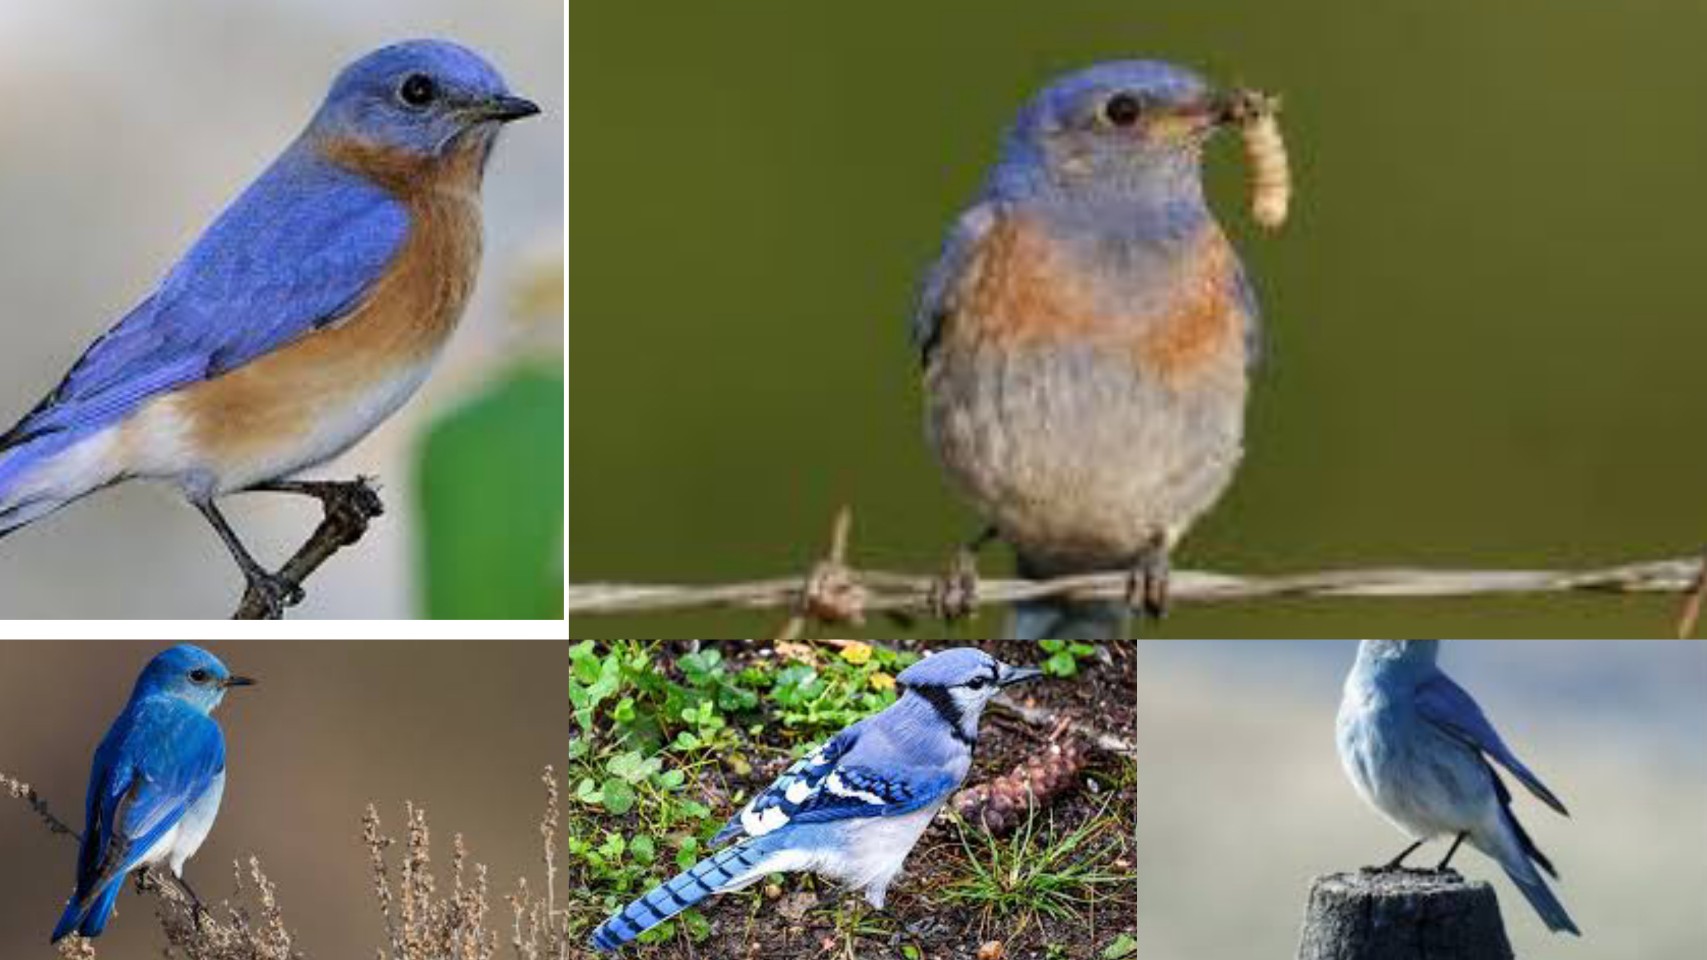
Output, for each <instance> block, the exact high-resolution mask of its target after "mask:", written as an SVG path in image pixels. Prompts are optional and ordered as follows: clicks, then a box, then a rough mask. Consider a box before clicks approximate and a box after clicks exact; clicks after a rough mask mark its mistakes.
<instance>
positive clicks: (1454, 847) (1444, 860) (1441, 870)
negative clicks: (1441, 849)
mask: <svg viewBox="0 0 1707 960" xmlns="http://www.w3.org/2000/svg"><path fill="white" fill-rule="evenodd" d="M1467 836H1469V834H1468V833H1462V832H1461V833H1459V834H1458V836H1456V837H1454V838H1453V839H1452V847H1451V849H1449V850H1447V851H1446V856H1445V857H1444V858H1442V859H1441V861H1440V865H1439V866H1437V867H1435V868H1434V872H1435V873H1445V872H1446V868H1447V865H1448V864H1450V863H1451V862H1452V855H1453V854H1455V853H1457V852H1458V845H1459V844H1461V843H1463V842H1464V838H1465V837H1467Z"/></svg>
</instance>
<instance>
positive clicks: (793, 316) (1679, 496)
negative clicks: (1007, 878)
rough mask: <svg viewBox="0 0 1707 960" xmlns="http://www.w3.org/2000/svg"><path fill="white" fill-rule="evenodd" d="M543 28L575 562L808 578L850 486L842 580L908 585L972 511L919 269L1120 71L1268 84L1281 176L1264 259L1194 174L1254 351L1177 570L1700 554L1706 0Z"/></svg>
mask: <svg viewBox="0 0 1707 960" xmlns="http://www.w3.org/2000/svg"><path fill="white" fill-rule="evenodd" d="M570 26H571V30H570V41H569V42H570V47H571V51H572V56H571V57H570V64H571V66H570V71H571V80H572V87H573V89H574V91H575V92H574V117H573V126H574V132H575V138H574V147H573V150H572V157H573V164H574V169H575V176H576V178H577V182H578V183H579V184H581V185H582V186H583V188H584V189H582V190H580V191H579V192H578V193H577V194H576V197H575V213H574V217H573V223H572V225H571V232H572V235H573V236H574V237H575V238H576V239H577V240H578V241H579V243H578V245H577V246H576V248H575V249H576V259H575V276H574V285H573V291H572V294H571V314H572V323H573V324H574V330H575V334H574V342H575V349H574V351H573V356H572V357H571V361H570V362H571V367H572V369H573V377H572V386H571V393H570V400H571V407H572V409H573V410H574V411H575V412H574V414H573V430H572V439H571V457H572V459H573V460H574V462H575V463H576V464H577V466H576V473H575V483H574V484H573V489H572V491H571V494H570V502H571V512H572V513H573V515H574V516H575V525H574V532H573V534H572V537H571V545H570V546H571V549H570V552H571V554H572V558H571V561H570V562H571V569H570V573H571V576H572V577H573V578H574V579H576V580H577V581H593V580H638V581H666V582H674V581H708V582H722V581H729V580H735V579H740V578H748V577H758V576H770V575H777V574H780V573H785V572H790V571H801V572H802V573H804V571H805V570H806V568H807V567H808V565H809V564H810V562H811V561H812V560H813V559H814V558H815V557H816V556H817V555H819V554H820V553H821V551H822V550H823V543H824V540H825V539H826V537H827V531H828V528H829V525H830V518H831V516H832V513H833V512H834V510H835V508H836V507H837V506H838V505H840V504H843V503H850V504H852V505H853V507H854V517H855V519H854V532H853V549H852V559H853V561H854V562H855V563H857V564H861V565H867V566H883V567H891V568H902V569H907V570H913V571H928V570H936V569H939V568H940V567H941V565H942V564H943V563H944V562H945V561H946V559H947V557H948V555H949V552H950V550H951V548H952V547H953V546H954V545H955V544H957V543H959V542H960V541H962V540H963V539H965V538H966V537H968V536H969V535H970V534H971V533H973V532H974V530H975V529H976V527H977V520H976V518H975V517H974V516H972V514H971V513H970V512H969V511H968V510H967V509H966V508H965V507H964V506H963V504H961V502H960V501H959V500H958V499H957V498H956V497H955V496H954V495H953V494H952V493H951V492H950V491H949V490H948V489H947V488H946V486H945V484H944V481H943V479H942V477H941V475H940V473H939V471H938V469H937V467H936V465H935V463H934V462H933V461H932V459H931V457H930V455H929V453H928V451H927V450H926V448H925V446H924V442H923V439H922V432H921V428H920V411H919V385H918V368H917V363H916V360H915V357H914V356H913V353H912V351H911V349H910V347H909V345H908V342H907V335H906V329H907V320H908V317H909V315H910V312H911V310H912V306H913V303H914V297H915V292H916V287H917V283H918V280H919V279H920V277H921V276H922V274H923V272H924V270H925V269H926V267H927V266H928V265H929V263H930V262H931V260H932V258H933V257H934V256H935V254H936V252H937V250H938V247H939V244H940V242H941V239H942V236H943V233H944V231H945V230H946V229H947V226H948V224H949V223H950V221H951V219H952V218H953V217H954V215H955V214H956V212H957V211H959V210H960V209H961V208H962V207H963V206H965V205H966V204H967V203H968V202H970V200H971V199H972V198H973V196H974V194H975V192H976V191H977V189H978V187H979V185H980V182H981V180H982V178H983V176H984V173H985V171H986V169H987V168H988V166H989V165H990V164H991V162H992V161H993V160H994V158H995V154H996V145H997V141H998V138H999V137H1000V136H1001V134H1002V132H1003V131H1004V129H1005V128H1006V126H1007V125H1008V123H1009V122H1010V120H1011V118H1012V116H1013V114H1014V113H1015V111H1016V110H1017V109H1018V108H1019V106H1020V104H1021V103H1022V102H1023V101H1024V100H1025V99H1026V98H1027V97H1029V96H1030V95H1031V94H1032V93H1033V92H1034V91H1035V90H1037V89H1038V88H1039V87H1040V86H1041V85H1043V84H1044V83H1045V82H1047V81H1048V80H1049V79H1050V78H1052V77H1055V76H1056V75H1058V74H1061V73H1064V72H1066V71H1070V70H1073V69H1076V68H1079V67H1082V66H1085V65H1088V64H1091V63H1094V62H1097V61H1100V60H1107V59H1114V58H1125V57H1134V56H1143V57H1160V58H1165V59H1169V60H1175V61H1178V62H1180V63H1184V64H1189V65H1191V66H1193V67H1195V68H1198V69H1199V70H1202V71H1204V72H1205V73H1206V74H1207V75H1208V76H1209V77H1211V78H1213V79H1214V80H1216V81H1218V82H1221V83H1235V82H1237V83H1248V84H1252V85H1256V86H1259V87H1262V88H1264V89H1267V90H1273V91H1276V92H1278V93H1280V94H1282V95H1283V96H1284V98H1285V107H1286V110H1285V114H1284V116H1283V118H1282V120H1283V126H1284V127H1285V130H1286V133H1287V137H1288V141H1289V145H1290V148H1291V154H1292V161H1293V165H1294V172H1295V177H1296V193H1295V196H1294V206H1293V215H1292V219H1291V222H1290V223H1288V225H1287V226H1286V229H1285V230H1284V231H1283V232H1281V233H1280V234H1279V235H1277V236H1273V237H1267V236H1260V235H1258V233H1257V231H1256V230H1255V229H1254V228H1253V225H1252V224H1251V222H1250V221H1249V219H1248V218H1247V217H1246V216H1245V214H1244V212H1243V208H1244V203H1245V200H1246V194H1245V189H1244V170H1243V169H1242V167H1241V165H1240V162H1239V150H1238V148H1237V146H1236V144H1234V143H1233V142H1232V141H1222V142H1220V143H1218V144H1215V145H1213V146H1212V148H1211V149H1210V151H1209V167H1210V181H1211V184H1210V193H1211V199H1212V203H1213V205H1214V206H1215V208H1216V209H1217V210H1218V211H1219V213H1220V214H1221V217H1222V220H1223V223H1224V224H1225V226H1226V227H1227V228H1228V230H1229V231H1230V233H1231V234H1232V236H1233V238H1234V241H1235V243H1236V244H1237V245H1238V246H1239V248H1240V250H1241V251H1242V252H1243V254H1244V257H1245V259H1246V261H1247V264H1248V266H1249V267H1250V270H1251V272H1252V275H1253V277H1254V279H1255V282H1256V286H1257V288H1258V291H1259V295H1260V298H1261V301H1262V306H1263V312H1264V313H1265V315H1266V320H1267V347H1266V352H1267V357H1268V359H1267V363H1266V364H1265V366H1264V367H1263V368H1262V369H1261V371H1260V373H1259V375H1258V378H1257V382H1256V388H1255V392H1254V395H1253V405H1252V409H1251V422H1250V441H1249V454H1248V456H1247V459H1246V461H1245V465H1244V468H1243V470H1242V472H1241V474H1240V476H1239V478H1238V480H1237V482H1236V483H1235V484H1234V486H1233V488H1232V490H1231V492H1230V493H1229V495H1228V496H1227V497H1226V498H1225V499H1224V500H1223V501H1222V503H1221V504H1220V506H1219V507H1218V508H1217V509H1216V510H1215V511H1214V512H1213V513H1212V514H1211V515H1210V516H1209V517H1208V518H1207V519H1206V520H1205V521H1204V522H1203V523H1201V524H1200V525H1199V526H1198V528H1197V530H1196V531H1195V533H1193V534H1192V535H1191V536H1190V537H1188V538H1187V540H1186V541H1185V544H1184V547H1183V550H1182V552H1181V554H1180V556H1179V557H1178V558H1177V563H1178V564H1179V565H1180V566H1192V567H1198V566H1208V567H1213V568H1217V569H1226V570H1231V571H1238V572H1252V573H1255V572H1280V571H1302V570H1308V569H1315V568H1319V567H1327V566H1350V567H1361V566H1372V565H1387V564H1399V563H1403V564H1430V565H1450V566H1460V565H1465V566H1488V567H1517V566H1525V567H1527V566H1532V565H1545V566H1576V565H1586V564H1599V563H1602V562H1611V561H1621V560H1626V559H1636V558H1644V557H1658V556H1669V555H1674V554H1679V553H1684V552H1694V551H1697V550H1699V549H1700V546H1701V544H1702V542H1703V540H1704V538H1707V500H1703V498H1702V497H1701V491H1702V490H1703V489H1704V488H1707V444H1702V443H1700V442H1699V437H1700V436H1701V434H1702V430H1703V422H1704V421H1703V417H1704V415H1707V414H1704V411H1707V405H1704V404H1703V402H1702V400H1701V398H1700V396H1699V394H1698V392H1697V391H1696V389H1695V388H1696V386H1697V385H1698V384H1699V382H1700V376H1701V369H1702V357H1703V353H1704V351H1707V315H1704V313H1703V300H1702V297H1701V291H1700V283H1699V280H1698V277H1697V274H1698V273H1699V271H1698V270H1697V269H1696V267H1695V261H1696V259H1697V257H1698V248H1699V246H1700V245H1699V243H1698V242H1697V237H1696V235H1695V232H1694V230H1695V223H1696V213H1694V212H1695V211H1699V210H1701V208H1702V188H1701V183H1700V173H1701V170H1702V169H1704V168H1707V125H1704V124H1702V123H1701V122H1699V118H1698V117H1697V116H1696V115H1695V114H1693V113H1691V111H1690V107H1689V105H1688V104H1689V101H1688V91H1693V90H1699V89H1701V88H1702V86H1703V84H1704V83H1707V62H1704V61H1703V60H1702V59H1701V58H1700V57H1699V56H1698V54H1697V51H1696V49H1695V38H1697V37H1699V36H1700V35H1701V33H1702V31H1703V30H1704V29H1707V7H1703V6H1701V5H1679V4H1675V3H1662V2H1656V0H1632V2H1629V3H1624V4H1620V5H1619V6H1618V7H1617V9H1616V10H1613V9H1611V8H1609V7H1604V6H1598V5H1573V6H1570V7H1561V6H1560V5H1558V4H1553V3H1546V2H1544V0H1518V2H1514V3H1504V4H1497V5H1490V4H1485V3H1477V2H1474V0H1447V2H1443V3H1436V4H1430V5H1428V7H1427V8H1426V9H1425V8H1421V7H1408V6H1405V5H1402V4H1394V3H1373V4H1357V5H1346V4H1343V3H1331V4H1330V3H1327V2H1323V0H1310V2H1302V3H1286V4H1273V3H1259V2H1252V0H1239V2H1231V3H1221V4H1216V5H1215V7H1214V9H1213V11H1210V10H1206V9H1201V8H1199V7H1198V6H1194V5H1184V4H1172V5H1162V4H1143V5H1136V4H1103V3H1086V2H1069V3H1052V4H1039V3H1034V2H1026V0H1005V2H991V3H980V4H977V5H976V7H973V6H971V5H966V4H923V5H921V4H916V3H906V4H902V3H899V2H894V0H887V2H885V0H879V2H873V3H863V4H858V5H850V6H842V7H836V8H824V7H822V6H811V7H806V6H803V5H800V4H795V3H787V2H784V0H768V2H753V3H744V4H738V5H728V4H720V5H715V6H702V7H695V6H683V7H680V8H673V9H672V11H671V14H670V16H669V18H668V19H667V20H664V21H660V19H659V17H658V15H657V12H656V10H655V9H654V8H652V7H651V6H650V5H647V4H612V3H582V4H576V5H575V6H574V9H573V12H572V16H571V25H570ZM1007 563H1008V561H1007V559H1006V558H1005V557H1003V556H1001V551H999V550H993V551H992V552H991V553H990V554H989V557H988V559H987V561H986V566H985V569H986V570H987V571H990V572H996V571H1000V570H1005V569H1006V567H1007ZM1674 608H1675V601H1674V600H1672V599H1652V598H1648V599H1622V598H1616V597H1592V598H1572V599H1560V598H1557V597H1547V598H1537V599H1511V598H1502V599H1484V600H1474V601H1467V600H1466V601H1459V600H1454V601H1420V602H1398V601H1363V602H1348V601H1343V600H1335V601H1323V602H1267V603H1263V604H1259V605H1248V606H1228V607H1223V608H1217V609H1203V608H1187V609H1181V610H1179V611H1177V612H1176V613H1175V615H1174V616H1173V617H1171V618H1170V619H1169V620H1168V622H1167V624H1166V626H1165V629H1166V630H1167V631H1168V633H1169V635H1170V636H1174V635H1177V636H1196V635H1206V636H1251V635H1255V636H1357V635H1369V634H1379V633H1383V632H1397V633H1413V634H1414V633H1423V634H1426V635H1445V636H1490V635H1491V636H1502V635H1503V636H1631V635H1652V634H1656V633H1658V632H1660V631H1664V630H1669V629H1670V625H1671V620H1672V614H1673V610H1674ZM779 619H780V618H778V617H775V616H764V615H760V616H752V615H740V614H730V615H706V614H693V615H687V616H660V617H645V618H639V617H636V618H621V619H616V618H612V619H604V618H599V619H589V620H588V621H587V622H586V623H578V624H577V626H578V627H579V628H580V630H581V632H583V633H597V634H600V635H609V636H618V635H633V636H669V635H694V636H705V635H724V636H752V635H759V634H757V633H756V631H763V630H767V629H774V627H775V625H776V623H777V622H778V621H779ZM1000 622H1001V621H1000V620H999V619H996V618H994V617H992V616H991V615H990V614H988V613H987V614H985V616H984V617H983V618H982V619H981V620H980V621H978V622H977V623H976V624H974V625H972V626H970V627H967V628H964V629H963V630H962V632H963V633H966V634H969V635H972V634H975V633H976V632H978V631H980V630H983V631H987V630H989V629H991V628H993V627H995V625H996V624H998V623H1000ZM1386 627H1390V628H1391V630H1384V628H1386ZM872 629H873V630H876V631H885V632H891V633H892V632H894V630H895V629H896V628H895V627H894V626H893V625H890V624H887V623H882V622H879V623H876V624H874V626H873V627H872ZM918 629H920V630H923V631H927V632H929V633H931V634H934V635H940V634H941V633H942V632H943V628H942V626H941V625H939V624H937V623H933V622H929V621H925V622H921V624H920V626H919V628H918Z"/></svg>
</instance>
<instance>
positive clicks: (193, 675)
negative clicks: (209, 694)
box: [190, 667, 213, 683]
mask: <svg viewBox="0 0 1707 960" xmlns="http://www.w3.org/2000/svg"><path fill="white" fill-rule="evenodd" d="M212 677H213V675H212V674H210V673H208V672H207V671H206V670H203V669H202V668H201V667H197V668H195V669H194V670H191V671H190V682H191V683H206V682H208V680H210V679H212Z"/></svg>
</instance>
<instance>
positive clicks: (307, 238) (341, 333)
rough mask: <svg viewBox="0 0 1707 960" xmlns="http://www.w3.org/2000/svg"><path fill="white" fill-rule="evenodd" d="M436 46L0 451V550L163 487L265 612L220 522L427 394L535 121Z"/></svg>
mask: <svg viewBox="0 0 1707 960" xmlns="http://www.w3.org/2000/svg"><path fill="white" fill-rule="evenodd" d="M538 112H539V108H538V107H537V106H535V105H534V104H533V103H531V102H529V101H527V100H524V99H522V98H520V97H516V96H513V95H511V94H510V92H509V90H508V88H507V87H506V86H505V84H504V80H503V78H502V77H500V76H499V75H498V73H497V71H495V70H494V69H493V68H492V67H491V65H489V64H488V63H486V61H485V60H483V59H481V58H480V56H479V55H477V54H475V53H474V52H473V51H471V50H468V49H467V48H464V47H461V46H458V45H456V44H453V43H447V42H443V41H435V40H417V41H410V42H406V43H398V44H394V45H392V46H388V47H383V48H381V49H379V50H376V51H374V52H373V53H370V54H368V55H367V56H365V57H362V58H361V59H359V60H357V61H356V62H355V63H353V64H351V65H349V66H348V67H346V68H345V69H344V70H343V72H341V73H340V74H339V75H338V76H337V78H336V79H335V80H334V81H333V83H332V89H331V91H330V93H328V94H327V96H326V100H325V102H324V103H323V104H322V105H321V107H320V109H319V111H318V112H317V113H315V115H314V117H313V119H312V120H310V121H309V124H308V127H307V129H306V130H304V131H303V132H302V134H301V135H299V136H298V137H297V138H296V140H295V141H293V142H292V143H291V144H290V146H288V147H286V148H285V151H284V153H283V154H282V155H280V156H279V158H278V159H277V160H275V161H274V162H273V164H272V165H271V166H270V167H268V168H267V169H266V171H264V172H263V173H262V174H261V175H260V177H259V178H258V179H256V180H255V182H254V183H252V184H250V185H249V187H248V189H246V190H244V191H243V193H242V194H241V195H240V196H239V197H238V198H237V199H236V201H234V202H233V203H232V204H231V206H230V207H228V208H226V210H225V211H224V212H223V213H222V214H220V216H219V218H218V219H216V220H215V221H214V222H213V225H212V226H210V227H209V228H208V229H207V231H206V232H205V233H203V234H202V236H201V238H200V239H199V240H197V241H196V243H195V245H194V246H192V247H191V248H190V250H189V252H188V253H187V254H185V255H184V258H183V259H182V260H180V261H179V262H178V264H177V265H176V266H175V267H173V268H172V270H171V272H169V273H168V274H167V275H166V277H165V279H164V280H162V281H161V283H160V285H159V287H157V288H156V289H155V290H154V292H153V293H152V294H150V295H149V296H148V297H147V299H145V300H143V301H142V303H141V304H140V305H138V306H137V307H136V308H135V309H133V310H132V311H131V312H130V313H129V314H128V315H126V316H125V318H124V319H122V320H120V321H119V323H118V324H117V325H116V326H114V327H113V328H112V329H111V330H109V331H108V332H107V333H106V334H105V335H104V336H102V337H101V338H100V339H98V340H96V341H95V343H94V344H93V345H92V346H90V347H89V349H88V350H87V351H86V352H85V353H84V354H83V356H82V358H81V359H80V360H78V361H77V363H76V365H74V366H73V367H72V368H71V372H70V373H68V374H66V376H65V378H64V379H63V380H62V381H61V382H60V384H59V386H57V387H55V388H54V390H53V392H52V393H50V394H48V396H47V397H46V398H45V399H43V400H42V401H41V403H39V404H37V405H36V408H35V409H34V410H32V411H30V413H29V414H28V415H27V416H25V417H24V418H23V419H22V420H20V421H19V422H18V423H17V425H16V426H14V427H12V429H11V430H9V431H7V432H6V433H5V434H3V435H0V535H4V534H5V533H7V532H10V531H12V530H15V529H17V528H19V527H21V526H23V525H25V524H27V523H30V522H31V521H33V520H37V519H39V518H41V517H43V516H45V515H47V514H49V513H52V512H53V511H54V510H57V509H59V508H60V507H62V506H64V505H66V504H68V503H70V502H72V501H73V500H76V499H78V498H79V497H82V496H84V495H86V494H88V493H90V492H93V491H95V490H98V489H100V488H101V487H104V486H107V485H108V484H112V483H117V482H119V481H122V480H128V479H131V478H137V477H140V478H146V479H154V480H163V481H166V482H168V483H171V484H174V485H176V486H177V487H178V488H179V490H181V491H182V492H183V494H184V496H185V497H186V498H188V499H189V501H190V502H191V503H192V504H194V505H195V506H196V508H197V509H199V510H200V511H201V512H202V514H203V515H204V516H205V517H206V518H207V520H208V521H209V522H210V523H211V524H212V525H213V527H214V529H215V531H217V532H218V534H219V536H220V538H221V539H222V540H223V541H224V542H225V545H226V547H227V548H228V549H229V550H230V551H231V555H232V556H233V557H234V558H235V559H236V561H237V564H238V566H239V567H241V568H242V571H243V574H244V576H245V577H246V578H247V579H248V581H249V583H250V585H251V586H253V587H255V588H257V589H258V590H260V591H261V593H262V595H263V596H265V597H266V598H267V599H268V600H269V603H270V605H271V606H272V607H273V609H274V611H275V612H276V611H277V610H279V609H282V608H283V606H285V605H287V604H288V603H290V602H294V600H295V599H296V597H295V596H287V595H286V594H287V592H288V591H287V590H286V588H285V586H284V585H283V583H282V582H281V581H280V580H278V579H277V578H276V577H274V576H273V575H272V574H269V573H268V572H267V571H266V570H264V569H263V568H262V567H261V566H260V564H258V563H257V562H256V561H255V560H254V558H253V557H252V556H251V555H250V554H249V551H248V550H247V549H246V548H245V547H244V546H243V544H242V542H241V541H240V540H239V539H238V538H237V536H236V534H235V533H234V532H233V531H232V529H231V527H230V526H229V525H228V524H227V523H226V521H225V518H224V517H223V516H222V515H221V513H220V511H219V509H218V508H217V507H216V506H215V500H216V499H217V498H219V497H221V496H224V495H226V494H230V493H238V492H243V491H248V490H265V491H273V492H283V493H296V494H307V495H311V496H319V497H324V496H325V494H324V492H323V491H324V490H325V489H326V487H327V486H328V485H326V484H312V483H302V482H291V481H289V480H287V479H285V478H288V477H291V476H292V475H294V474H296V473H297V472H298V471H301V470H303V469H306V468H308V467H312V466H315V465H317V464H320V463H322V462H324V461H326V460H329V459H331V458H332V457H334V456H337V455H338V454H339V453H342V452H343V451H344V450H346V449H348V448H349V447H350V446H351V445H353V444H354V443H356V441H358V440H360V439H361V438H362V437H363V436H365V435H366V434H367V433H368V432H369V431H370V430H372V429H373V428H374V427H375V426H377V425H378V424H379V423H380V421H382V420H384V419H385V418H386V417H387V416H389V415H390V414H391V413H393V412H394V411H396V410H397V408H398V407H400V406H402V404H403V403H404V401H406V400H407V399H408V398H409V396H410V395H411V394H413V393H414V392H415V389H416V388H417V387H419V386H420V385H421V382H422V381H423V380H425V379H426V376H427V373H428V371H429V370H430V369H431V367H432V365H433V361H434V360H435V359H436V358H437V356H438V354H439V352H440V351H441V350H442V349H443V347H444V344H445V342H446V340H447V339H448V338H449V336H450V333H451V330H452V329H453V328H454V327H455V326H456V323H457V320H458V319H459V318H460V316H461V314H462V309H463V306H464V304H465V303H466V302H467V300H468V295H469V292H470V290H471V289H472V288H473V285H474V278H475V274H476V272H477V269H478V266H479V260H480V199H479V198H480V181H481V176H482V173H483V171H484V169H485V166H486V160H487V157H488V156H489V155H490V153H491V150H492V145H493V142H494V140H495V139H496V136H497V132H498V129H499V128H500V127H501V126H502V125H503V124H504V123H507V122H508V121H511V120H516V119H519V118H521V117H526V116H531V115H532V114H535V113H538Z"/></svg>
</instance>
